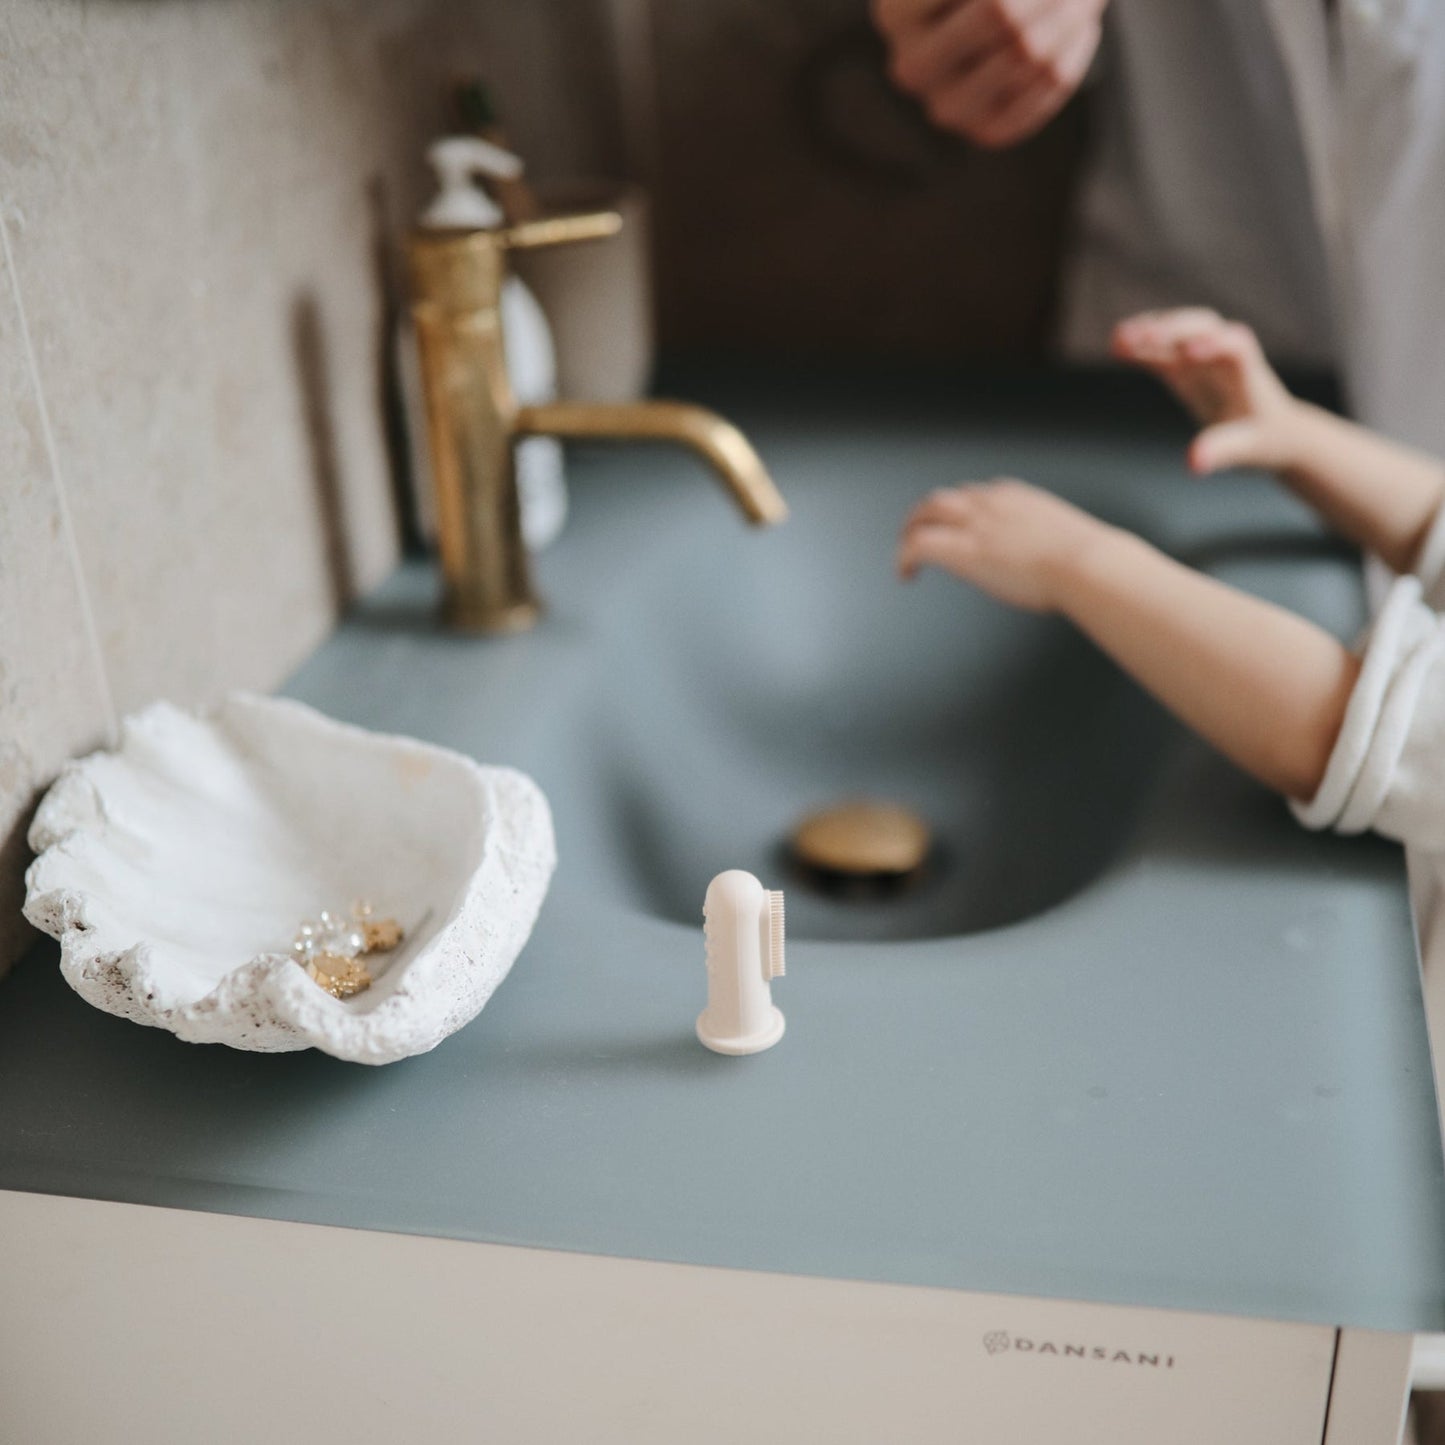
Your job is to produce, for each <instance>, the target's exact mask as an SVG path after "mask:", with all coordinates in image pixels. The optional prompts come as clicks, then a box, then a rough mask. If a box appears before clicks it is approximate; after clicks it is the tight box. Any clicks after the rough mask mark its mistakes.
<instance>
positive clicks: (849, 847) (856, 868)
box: [792, 801, 930, 875]
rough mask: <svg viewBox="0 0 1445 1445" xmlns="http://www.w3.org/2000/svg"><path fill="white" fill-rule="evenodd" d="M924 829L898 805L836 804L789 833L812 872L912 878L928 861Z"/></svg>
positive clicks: (920, 820) (798, 852)
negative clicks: (913, 873) (892, 874)
mask: <svg viewBox="0 0 1445 1445" xmlns="http://www.w3.org/2000/svg"><path fill="white" fill-rule="evenodd" d="M929 842H930V838H929V832H928V824H927V823H925V822H924V821H923V819H922V818H920V817H919V816H918V814H917V813H915V812H913V811H911V810H910V809H908V808H903V807H900V806H899V805H898V804H897V803H875V802H867V801H859V802H854V803H840V804H839V805H838V806H837V807H836V808H825V809H823V811H822V812H820V813H810V814H809V815H808V816H807V817H806V818H804V819H803V821H802V822H801V823H799V824H798V826H797V827H796V828H794V829H793V837H792V844H793V851H794V853H796V854H797V856H798V857H799V858H800V859H801V860H802V861H803V862H804V863H808V864H811V865H812V866H813V867H814V868H822V869H825V870H827V871H828V872H830V873H849V874H856V875H865V874H877V873H898V874H902V873H912V872H913V871H914V870H915V869H916V868H918V867H919V866H920V865H921V864H922V863H923V860H924V859H925V858H926V857H927V856H928V845H929Z"/></svg>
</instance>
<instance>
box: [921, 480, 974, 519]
mask: <svg viewBox="0 0 1445 1445" xmlns="http://www.w3.org/2000/svg"><path fill="white" fill-rule="evenodd" d="M973 512H974V500H973V497H972V495H971V493H970V491H969V490H968V488H966V487H947V488H941V489H940V490H938V491H936V492H930V493H929V494H928V495H927V496H926V497H924V498H923V499H922V501H920V502H918V503H916V504H915V505H914V508H913V510H912V511H911V512H909V514H908V517H907V520H906V521H905V522H904V526H910V525H911V524H912V523H913V522H915V521H934V522H948V521H962V520H963V519H964V518H965V517H970V516H972V515H973Z"/></svg>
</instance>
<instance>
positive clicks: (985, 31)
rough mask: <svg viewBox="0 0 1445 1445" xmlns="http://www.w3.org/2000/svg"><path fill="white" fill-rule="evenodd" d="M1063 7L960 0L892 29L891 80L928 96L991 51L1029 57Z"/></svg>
mask: <svg viewBox="0 0 1445 1445" xmlns="http://www.w3.org/2000/svg"><path fill="white" fill-rule="evenodd" d="M1061 8H1063V7H1060V6H1059V4H1058V0H962V3H955V4H954V5H951V6H950V7H948V8H947V9H946V10H944V11H942V12H941V13H939V14H937V15H936V16H935V17H934V18H932V19H931V20H930V19H926V18H925V19H923V20H921V21H918V22H916V23H914V24H912V25H911V26H908V27H907V28H905V29H902V30H900V31H898V32H897V33H896V35H895V39H894V46H895V48H894V54H893V61H892V65H891V66H890V71H891V74H892V76H893V79H894V81H895V82H896V83H897V84H898V85H900V86H902V87H903V89H904V90H906V91H909V92H910V93H911V94H914V95H917V96H920V97H922V98H925V99H926V98H928V97H929V96H931V95H932V93H933V92H934V91H935V90H937V89H938V88H939V87H940V86H941V85H943V84H944V83H945V82H947V81H948V80H950V79H951V78H953V77H954V76H956V75H957V74H958V73H959V72H960V71H964V70H967V69H970V68H972V67H973V66H974V65H975V64H978V63H981V62H982V61H983V60H984V59H986V58H987V57H988V56H989V55H991V54H992V53H994V52H995V51H1002V50H1007V51H1009V52H1010V53H1012V54H1013V55H1014V58H1015V59H1016V60H1019V61H1024V60H1027V59H1028V58H1029V56H1030V54H1031V53H1032V52H1033V50H1034V49H1035V48H1037V47H1039V46H1041V45H1042V44H1043V43H1044V39H1043V37H1044V34H1045V33H1046V28H1047V26H1048V25H1049V22H1050V18H1051V17H1052V15H1053V14H1054V13H1055V12H1056V11H1057V10H1059V9H1061ZM1036 37H1037V38H1036Z"/></svg>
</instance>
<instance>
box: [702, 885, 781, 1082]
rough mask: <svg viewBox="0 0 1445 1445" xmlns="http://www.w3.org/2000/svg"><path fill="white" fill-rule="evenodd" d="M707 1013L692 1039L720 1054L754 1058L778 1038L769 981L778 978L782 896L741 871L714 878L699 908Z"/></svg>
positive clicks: (778, 1019) (778, 1020)
mask: <svg viewBox="0 0 1445 1445" xmlns="http://www.w3.org/2000/svg"><path fill="white" fill-rule="evenodd" d="M702 918H703V937H704V940H705V941H706V944H707V1007H706V1008H705V1009H704V1010H703V1011H702V1013H700V1014H699V1015H698V1019H697V1036H698V1038H699V1039H700V1040H701V1041H702V1042H703V1043H704V1044H706V1045H707V1047H708V1048H710V1049H712V1050H713V1051H714V1052H715V1053H719V1054H756V1053H759V1052H761V1051H762V1050H763V1049H766V1048H771V1047H772V1045H773V1044H775V1043H777V1041H778V1040H779V1039H780V1038H782V1036H783V1027H784V1024H783V1015H782V1013H781V1012H779V1010H778V1009H777V1007H776V1006H775V1005H774V1004H773V992H772V988H771V983H772V980H773V979H775V978H781V977H782V976H783V972H784V959H783V895H782V894H781V893H780V892H772V891H769V890H768V889H766V888H764V887H763V885H762V884H761V883H759V882H758V880H757V879H756V878H754V877H753V875H752V874H751V873H745V872H743V871H742V869H740V868H733V869H730V870H729V871H728V872H726V873H719V874H718V876H717V877H716V878H714V879H713V880H712V882H711V883H710V884H709V885H708V890H707V898H706V899H705V901H704V902H703V906H702Z"/></svg>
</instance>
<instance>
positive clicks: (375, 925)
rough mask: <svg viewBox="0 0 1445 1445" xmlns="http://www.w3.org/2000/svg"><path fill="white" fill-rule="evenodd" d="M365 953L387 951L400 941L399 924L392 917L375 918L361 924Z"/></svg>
mask: <svg viewBox="0 0 1445 1445" xmlns="http://www.w3.org/2000/svg"><path fill="white" fill-rule="evenodd" d="M361 931H362V933H363V934H364V935H365V938H366V947H365V950H364V951H365V952H366V953H389V952H390V951H391V950H392V949H393V948H395V947H396V946H397V944H398V943H400V942H401V924H399V923H398V922H397V921H396V919H394V918H377V919H373V920H369V921H368V922H366V923H364V924H362V926H361Z"/></svg>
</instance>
